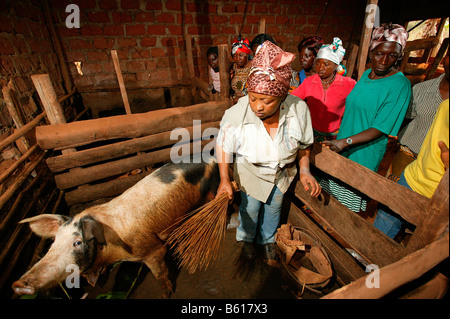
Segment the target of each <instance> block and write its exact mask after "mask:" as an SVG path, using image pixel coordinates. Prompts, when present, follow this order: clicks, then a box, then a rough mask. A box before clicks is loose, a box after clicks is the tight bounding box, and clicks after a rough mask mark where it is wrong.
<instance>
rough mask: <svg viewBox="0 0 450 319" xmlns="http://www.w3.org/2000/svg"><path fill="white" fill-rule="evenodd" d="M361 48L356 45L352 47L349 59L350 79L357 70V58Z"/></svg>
mask: <svg viewBox="0 0 450 319" xmlns="http://www.w3.org/2000/svg"><path fill="white" fill-rule="evenodd" d="M358 50H359V47H358V46H357V45H356V44H352V45H351V46H350V50H349V53H348V59H347V65H346V67H347V75H346V76H348V77H349V78H351V77H352V75H353V71H354V70H355V63H356V57H357V56H358Z"/></svg>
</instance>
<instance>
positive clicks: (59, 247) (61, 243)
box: [12, 160, 220, 298]
mask: <svg viewBox="0 0 450 319" xmlns="http://www.w3.org/2000/svg"><path fill="white" fill-rule="evenodd" d="M219 181H220V178H219V171H218V165H217V163H215V161H214V160H211V161H209V162H202V163H180V164H174V163H169V164H166V165H164V166H162V167H160V168H159V169H157V170H156V171H154V172H153V173H151V174H150V175H148V176H147V177H145V178H143V179H142V180H141V181H139V182H138V183H137V184H136V185H134V186H133V187H131V188H129V189H128V190H127V191H125V192H124V193H123V194H122V195H120V196H118V197H116V198H114V199H112V200H111V201H109V202H107V203H104V204H100V205H96V206H93V207H90V208H87V209H85V210H84V211H82V212H80V213H79V214H77V215H75V216H73V217H67V216H64V215H56V214H42V215H38V216H35V217H31V218H27V219H24V220H22V221H20V223H29V226H30V228H31V230H32V231H33V232H34V233H35V234H37V235H39V236H42V237H45V238H54V241H53V243H52V245H51V247H50V248H49V250H48V252H47V254H46V255H45V256H44V257H43V258H42V259H41V260H40V261H39V262H37V263H36V264H35V265H34V266H33V267H32V268H31V269H30V270H29V271H27V272H26V273H25V274H24V275H23V276H22V277H21V278H20V279H19V280H17V281H16V282H14V283H13V285H12V288H13V289H14V291H15V292H16V293H17V294H18V295H23V294H26V295H30V294H35V293H36V292H38V291H42V290H46V289H49V288H51V287H53V286H55V285H57V284H58V283H59V282H62V281H63V280H65V278H67V276H68V275H69V274H70V271H69V272H67V271H66V267H67V266H68V265H73V264H75V265H77V266H78V267H79V270H80V274H82V275H83V276H84V277H85V278H86V279H87V281H88V282H89V283H90V284H91V285H93V286H95V283H96V281H97V279H98V277H99V275H100V274H101V273H102V271H105V270H106V268H107V266H109V265H111V264H113V263H115V262H117V261H134V262H144V263H145V264H146V265H147V266H148V267H149V268H150V271H151V272H152V273H153V275H154V276H155V278H156V279H157V281H158V282H159V284H160V285H161V288H162V298H169V297H170V295H171V293H172V292H173V286H172V283H171V282H170V280H169V277H168V275H169V270H168V268H167V265H166V263H165V255H166V252H167V245H165V242H166V240H167V238H168V237H169V235H170V231H171V229H172V230H173V229H175V227H172V226H173V225H174V224H175V222H176V220H177V218H179V217H182V216H183V215H185V214H187V213H189V212H190V211H192V210H194V209H195V208H198V207H200V206H201V205H203V204H204V203H206V202H207V201H209V200H211V199H213V198H214V196H215V194H216V192H217V188H218V185H219Z"/></svg>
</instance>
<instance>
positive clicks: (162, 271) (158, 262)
mask: <svg viewBox="0 0 450 319" xmlns="http://www.w3.org/2000/svg"><path fill="white" fill-rule="evenodd" d="M166 252H167V247H166V246H165V245H164V244H163V243H161V244H160V245H159V247H157V248H155V250H154V252H153V253H152V254H151V255H150V256H148V258H147V259H146V260H145V261H144V262H145V264H146V265H147V266H148V268H150V270H151V272H152V273H153V275H154V276H155V278H156V280H157V281H158V282H159V284H160V285H161V288H162V290H163V293H162V298H164V299H167V298H169V297H170V295H171V294H172V292H173V287H172V283H171V282H170V280H169V268H167V265H166V261H165V256H166Z"/></svg>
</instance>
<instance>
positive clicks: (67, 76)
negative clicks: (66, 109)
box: [42, 0, 73, 93]
mask: <svg viewBox="0 0 450 319" xmlns="http://www.w3.org/2000/svg"><path fill="white" fill-rule="evenodd" d="M42 4H43V6H44V16H45V20H46V21H47V26H48V30H49V32H50V39H51V41H52V43H53V46H54V47H55V51H56V56H57V58H58V62H59V68H60V69H61V75H62V77H63V80H64V87H65V88H66V91H67V93H70V92H71V91H72V87H73V85H72V79H71V78H70V74H69V69H68V68H67V65H66V61H65V60H64V55H63V51H62V49H61V43H60V41H59V37H58V34H57V33H56V31H55V26H54V25H53V21H52V15H51V13H50V8H49V6H48V1H46V0H43V1H42Z"/></svg>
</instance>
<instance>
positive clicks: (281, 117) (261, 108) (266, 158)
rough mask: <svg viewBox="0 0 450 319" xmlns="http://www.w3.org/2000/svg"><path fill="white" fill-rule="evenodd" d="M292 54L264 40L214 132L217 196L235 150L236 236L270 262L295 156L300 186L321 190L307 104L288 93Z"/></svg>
mask: <svg viewBox="0 0 450 319" xmlns="http://www.w3.org/2000/svg"><path fill="white" fill-rule="evenodd" d="M294 58H295V55H294V54H292V53H288V52H284V51H283V50H282V49H281V48H279V47H278V46H276V45H275V44H273V43H271V42H270V41H266V42H264V44H263V46H262V47H261V49H260V50H259V51H258V53H257V54H256V56H255V58H254V59H253V61H252V69H251V72H250V74H249V77H248V80H247V83H248V96H245V97H243V98H241V99H240V100H239V101H238V103H237V104H235V105H234V106H233V107H231V108H230V109H228V110H227V111H226V112H225V114H224V116H223V118H222V121H221V123H220V131H219V134H218V137H217V147H216V150H217V160H218V163H219V170H220V178H221V181H220V185H219V189H218V191H217V196H219V195H220V194H222V193H223V192H227V193H228V194H229V198H230V199H232V198H233V189H232V186H231V183H230V176H229V167H230V164H231V163H232V162H233V154H236V160H235V165H234V180H235V181H236V182H237V183H238V186H239V187H240V196H241V204H240V207H239V221H240V225H239V227H238V228H237V230H236V239H237V240H238V241H242V242H243V247H242V250H243V254H244V256H245V257H247V258H249V259H252V258H254V256H255V250H254V244H255V243H256V244H261V245H264V252H265V259H266V260H267V262H268V264H269V265H270V264H274V263H276V262H275V258H276V253H275V249H274V245H273V242H274V237H275V233H276V231H277V228H278V224H279V221H280V214H281V205H282V200H283V196H284V193H285V192H286V191H287V189H288V187H289V185H290V184H291V182H292V181H293V179H294V177H295V176H296V174H297V167H296V159H297V161H298V164H299V168H300V181H301V183H302V184H303V186H304V187H305V189H306V190H308V191H310V194H311V196H314V197H317V196H319V194H320V192H321V187H320V185H319V184H318V183H317V181H316V180H315V178H314V177H313V176H312V175H311V173H310V171H309V156H310V146H311V144H312V143H313V141H314V136H313V129H312V125H311V117H310V113H309V110H308V106H307V105H306V103H305V102H304V101H302V100H301V99H299V98H297V97H295V96H292V95H289V94H288V90H289V83H290V79H291V76H292V72H291V65H290V64H291V62H292V61H293V60H294Z"/></svg>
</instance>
